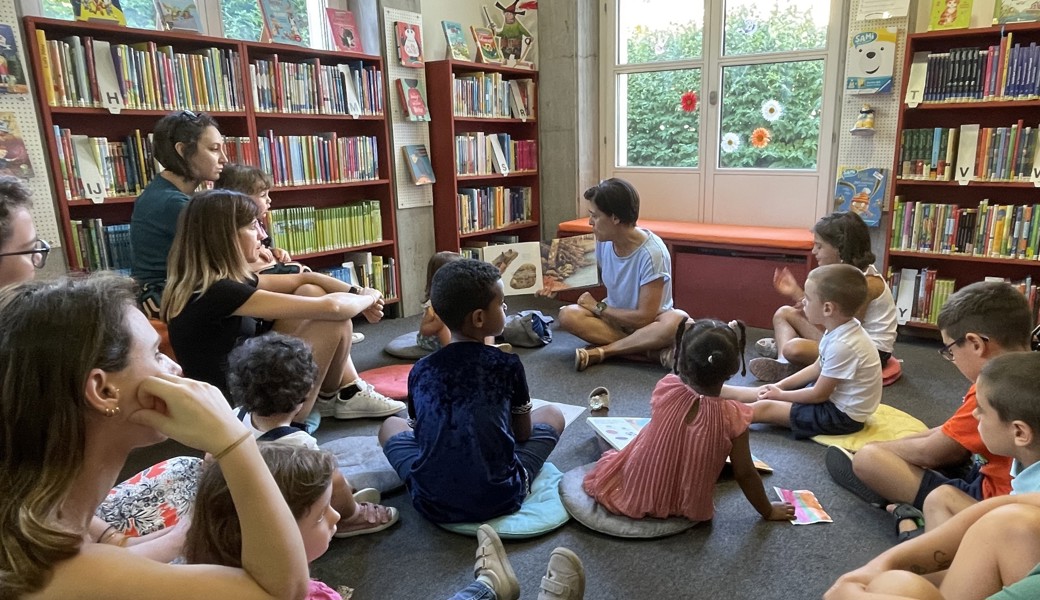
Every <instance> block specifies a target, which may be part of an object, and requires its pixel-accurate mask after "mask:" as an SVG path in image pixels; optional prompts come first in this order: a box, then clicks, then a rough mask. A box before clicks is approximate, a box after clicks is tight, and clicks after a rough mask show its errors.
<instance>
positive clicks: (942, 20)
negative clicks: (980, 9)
mask: <svg viewBox="0 0 1040 600" xmlns="http://www.w3.org/2000/svg"><path fill="white" fill-rule="evenodd" d="M972 3H973V0H932V10H931V13H929V17H928V31H935V30H937V29H962V28H965V27H967V26H968V25H969V24H970V22H971V6H972Z"/></svg>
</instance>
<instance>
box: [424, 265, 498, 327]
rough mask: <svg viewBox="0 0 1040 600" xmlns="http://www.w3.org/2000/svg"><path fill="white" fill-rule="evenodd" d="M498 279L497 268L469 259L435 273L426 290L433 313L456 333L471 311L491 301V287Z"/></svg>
mask: <svg viewBox="0 0 1040 600" xmlns="http://www.w3.org/2000/svg"><path fill="white" fill-rule="evenodd" d="M501 278H502V274H501V273H500V272H499V270H498V267H496V266H494V265H492V264H491V263H486V262H483V261H480V260H473V259H472V258H463V259H460V260H455V261H452V262H449V263H448V264H446V265H444V266H443V267H441V268H440V269H438V270H437V273H436V274H435V275H434V276H433V283H432V284H431V286H430V304H431V305H432V306H433V312H435V313H437V316H438V317H440V318H441V321H444V324H445V325H447V326H448V329H450V330H452V331H458V330H460V329H461V328H462V325H463V324H464V323H465V322H466V318H467V317H469V315H470V313H472V312H473V311H475V310H480V309H483V308H487V307H488V306H490V305H491V301H492V300H494V299H495V283H496V282H497V281H498V280H499V279H501Z"/></svg>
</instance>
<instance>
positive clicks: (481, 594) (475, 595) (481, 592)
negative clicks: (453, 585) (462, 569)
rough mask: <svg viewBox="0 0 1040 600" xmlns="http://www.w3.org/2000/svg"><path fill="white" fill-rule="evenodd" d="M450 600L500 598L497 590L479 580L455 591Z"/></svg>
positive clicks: (491, 599) (495, 599)
mask: <svg viewBox="0 0 1040 600" xmlns="http://www.w3.org/2000/svg"><path fill="white" fill-rule="evenodd" d="M448 600H498V596H496V595H495V591H494V590H492V589H491V588H489V587H488V586H486V585H484V584H483V583H481V582H479V581H474V582H473V583H471V584H469V585H467V586H466V587H464V588H462V589H461V590H459V591H457V592H455V595H454V596H452V597H451V598H449V599H448Z"/></svg>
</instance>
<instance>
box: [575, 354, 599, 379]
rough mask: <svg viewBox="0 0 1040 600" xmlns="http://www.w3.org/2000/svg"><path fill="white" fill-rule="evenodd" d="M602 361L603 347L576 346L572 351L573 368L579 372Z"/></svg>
mask: <svg viewBox="0 0 1040 600" xmlns="http://www.w3.org/2000/svg"><path fill="white" fill-rule="evenodd" d="M601 362H603V348H588V349H586V348H578V349H576V350H575V351H574V370H575V371H578V372H579V373H580V372H582V371H584V370H585V369H587V368H589V367H591V366H592V365H598V364H599V363H601Z"/></svg>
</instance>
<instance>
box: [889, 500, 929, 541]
mask: <svg viewBox="0 0 1040 600" xmlns="http://www.w3.org/2000/svg"><path fill="white" fill-rule="evenodd" d="M890 513H891V514H892V518H893V519H895V522H896V543H897V544H902V543H903V542H906V541H909V540H912V539H914V538H915V537H917V536H919V535H921V534H923V533H924V514H923V513H922V512H921V511H919V510H917V509H916V508H914V506H913V505H911V504H896V505H895V506H894V507H892V510H891V511H890ZM906 520H910V521H913V522H914V524H915V525H917V528H916V529H910V530H907V531H900V530H899V525H900V524H902V522H903V521H906Z"/></svg>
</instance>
